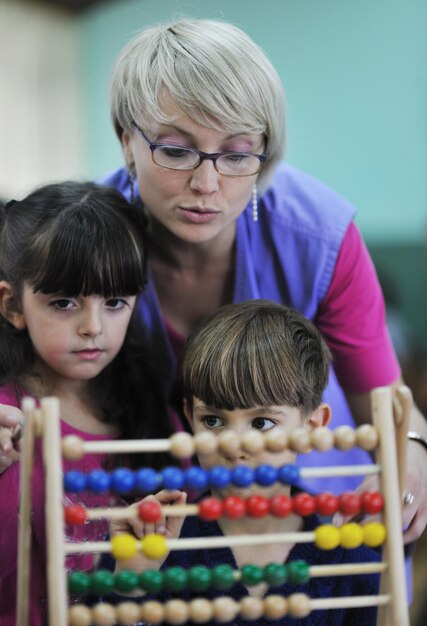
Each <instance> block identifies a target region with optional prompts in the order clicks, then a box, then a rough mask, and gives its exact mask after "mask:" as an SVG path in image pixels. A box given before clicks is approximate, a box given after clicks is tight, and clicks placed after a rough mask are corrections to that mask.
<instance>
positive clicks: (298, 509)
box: [294, 493, 316, 517]
mask: <svg viewBox="0 0 427 626" xmlns="http://www.w3.org/2000/svg"><path fill="white" fill-rule="evenodd" d="M315 510H316V502H315V499H314V497H313V496H311V495H310V494H309V493H298V494H297V495H296V496H295V497H294V511H295V513H297V514H298V515H301V516H302V517H307V516H308V515H313V513H314V511H315Z"/></svg>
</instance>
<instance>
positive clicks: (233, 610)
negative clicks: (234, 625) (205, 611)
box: [212, 596, 240, 624]
mask: <svg viewBox="0 0 427 626" xmlns="http://www.w3.org/2000/svg"><path fill="white" fill-rule="evenodd" d="M212 608H213V614H214V619H216V621H217V622H220V623H221V624H226V623H227V622H232V621H233V619H235V617H236V616H237V614H238V612H239V609H240V605H239V604H238V603H237V602H236V601H235V600H233V598H229V597H227V596H224V597H222V598H215V600H213V601H212Z"/></svg>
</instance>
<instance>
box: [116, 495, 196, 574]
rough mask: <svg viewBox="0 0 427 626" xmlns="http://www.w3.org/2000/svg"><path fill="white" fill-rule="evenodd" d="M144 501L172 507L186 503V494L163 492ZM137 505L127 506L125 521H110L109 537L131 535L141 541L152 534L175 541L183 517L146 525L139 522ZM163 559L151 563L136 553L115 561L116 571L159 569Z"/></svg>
mask: <svg viewBox="0 0 427 626" xmlns="http://www.w3.org/2000/svg"><path fill="white" fill-rule="evenodd" d="M145 500H154V501H156V502H159V504H161V505H167V504H168V505H172V506H173V505H178V504H185V503H186V501H187V494H186V493H185V492H183V491H178V490H174V491H168V490H163V491H159V493H156V494H155V495H150V496H147V497H146V498H144V499H143V501H145ZM138 504H139V502H136V503H135V504H131V505H130V506H129V515H127V516H126V518H125V519H120V520H112V521H111V522H110V536H111V537H113V536H114V535H118V534H121V533H131V534H133V535H135V537H136V538H137V539H142V538H143V537H144V536H145V535H149V534H152V533H158V534H160V535H164V536H165V537H166V538H167V539H176V538H178V537H179V534H180V532H181V528H182V524H183V523H184V517H177V516H171V517H168V518H166V519H165V518H162V519H161V520H160V521H159V522H156V523H146V522H143V521H141V520H140V519H139V517H138V515H137V507H138ZM165 558H166V557H165ZM165 558H164V559H161V560H157V561H153V560H150V559H147V557H145V556H144V555H143V554H142V553H141V552H138V554H137V555H136V556H135V557H133V558H132V559H126V560H117V561H116V571H119V570H124V569H126V570H133V571H136V572H141V571H142V570H144V569H147V568H150V569H160V566H161V565H162V563H163V561H164V560H165Z"/></svg>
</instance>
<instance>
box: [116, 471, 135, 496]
mask: <svg viewBox="0 0 427 626" xmlns="http://www.w3.org/2000/svg"><path fill="white" fill-rule="evenodd" d="M134 487H135V475H134V473H133V472H132V470H130V469H128V468H127V467H118V468H117V469H115V470H114V471H113V472H112V473H111V489H112V490H113V491H116V492H117V493H129V492H130V491H132V490H133V489H134Z"/></svg>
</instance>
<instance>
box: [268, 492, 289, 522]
mask: <svg viewBox="0 0 427 626" xmlns="http://www.w3.org/2000/svg"><path fill="white" fill-rule="evenodd" d="M293 510H294V506H293V503H292V498H290V497H289V496H285V495H282V494H279V495H277V496H273V497H272V498H271V499H270V513H271V514H272V515H275V516H276V517H286V516H287V515H290V514H291V513H292V511H293Z"/></svg>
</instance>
